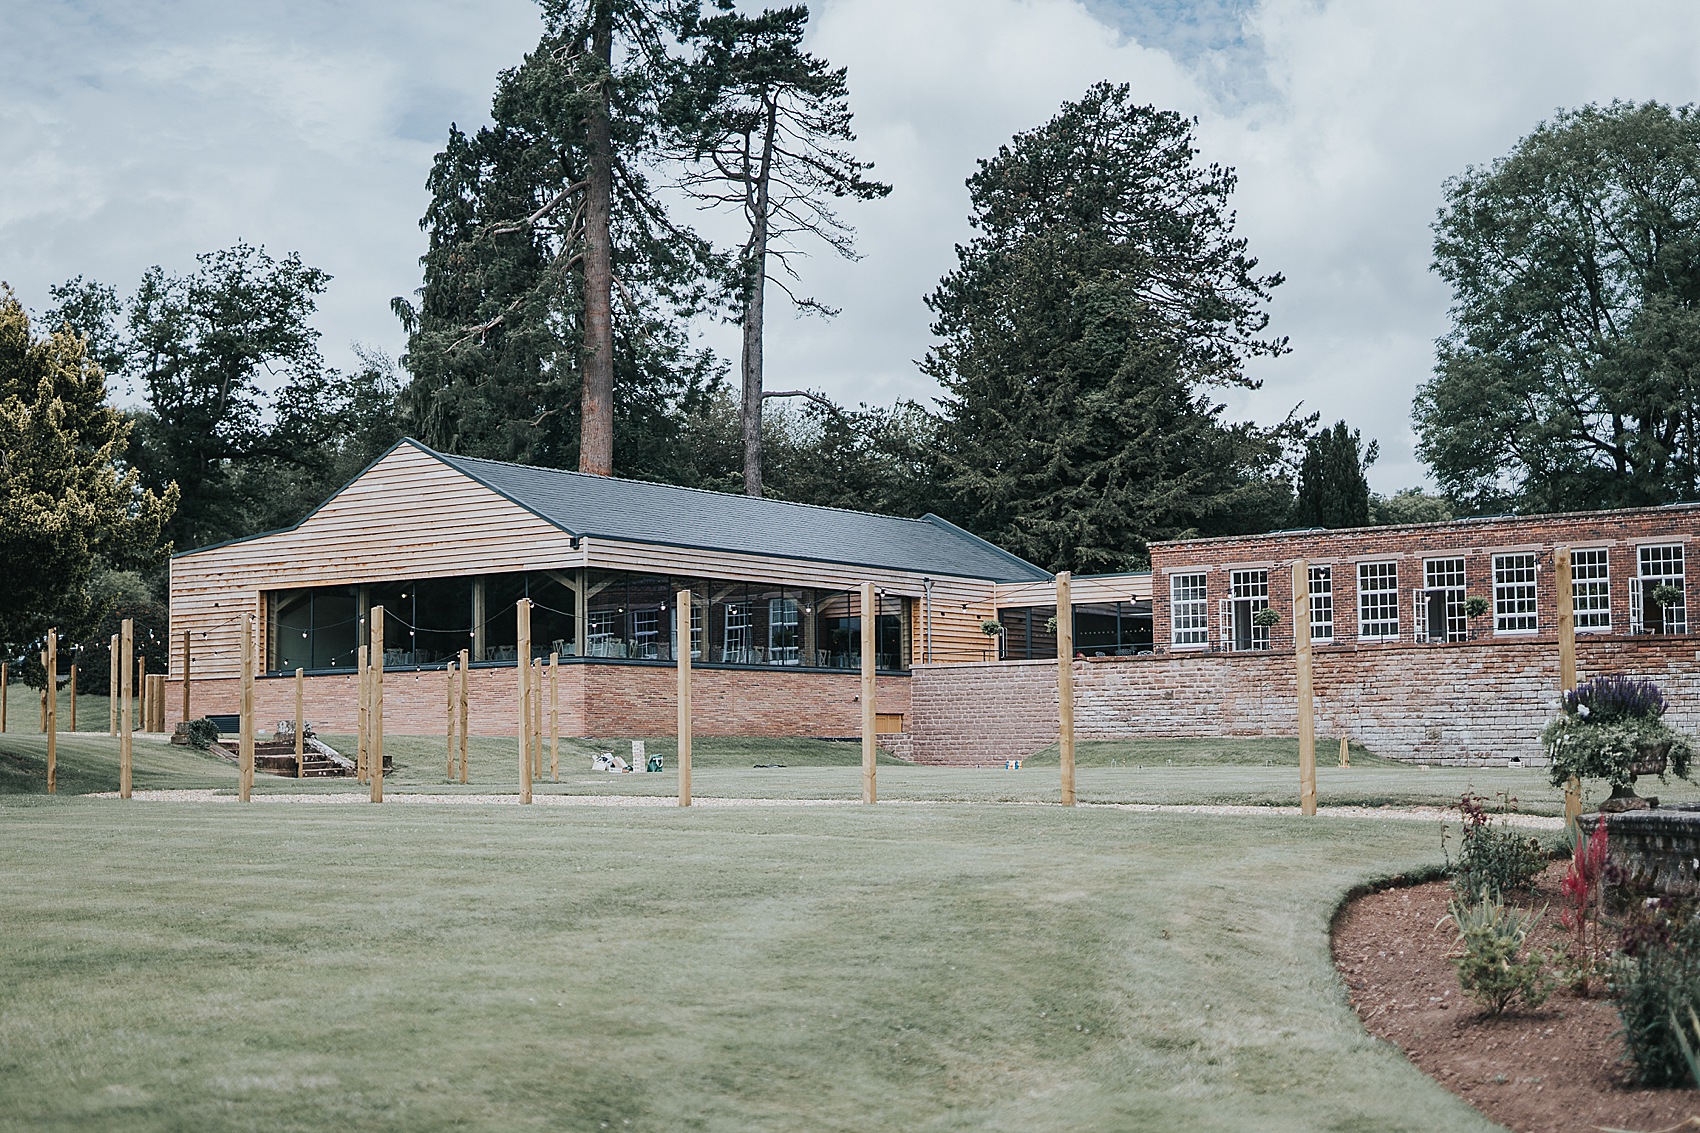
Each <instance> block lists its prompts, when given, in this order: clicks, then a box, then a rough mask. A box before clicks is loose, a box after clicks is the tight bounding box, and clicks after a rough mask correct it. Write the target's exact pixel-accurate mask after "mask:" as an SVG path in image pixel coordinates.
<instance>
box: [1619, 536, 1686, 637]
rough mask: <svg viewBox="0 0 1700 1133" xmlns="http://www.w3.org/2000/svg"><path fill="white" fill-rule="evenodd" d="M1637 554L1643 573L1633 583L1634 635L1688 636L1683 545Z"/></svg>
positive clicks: (1639, 550)
mask: <svg viewBox="0 0 1700 1133" xmlns="http://www.w3.org/2000/svg"><path fill="white" fill-rule="evenodd" d="M1636 551H1637V565H1638V567H1639V568H1640V569H1639V571H1638V573H1637V577H1635V578H1634V579H1631V580H1630V581H1631V585H1630V593H1629V609H1630V616H1631V619H1632V624H1631V625H1630V630H1631V632H1638V633H1687V632H1688V599H1687V590H1686V587H1685V586H1684V583H1683V563H1682V545H1681V544H1680V543H1673V544H1669V545H1667V546H1654V547H1638V548H1636ZM1637 615H1639V617H1638V618H1637Z"/></svg>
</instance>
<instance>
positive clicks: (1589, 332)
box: [1414, 102, 1700, 511]
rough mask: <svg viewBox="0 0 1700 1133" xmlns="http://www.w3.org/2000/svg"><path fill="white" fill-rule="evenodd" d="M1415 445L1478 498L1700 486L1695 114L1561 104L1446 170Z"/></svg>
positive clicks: (1617, 495) (1673, 491) (1492, 503)
mask: <svg viewBox="0 0 1700 1133" xmlns="http://www.w3.org/2000/svg"><path fill="white" fill-rule="evenodd" d="M1434 231H1435V245H1434V267H1435V270H1436V271H1438V272H1439V273H1440V275H1441V276H1442V277H1443V278H1444V279H1445V280H1446V281H1447V282H1448V283H1449V284H1451V286H1452V297H1453V300H1452V322H1453V326H1452V329H1451V331H1449V332H1448V333H1447V334H1446V336H1445V337H1443V338H1442V339H1440V341H1439V344H1438V358H1437V361H1436V366H1435V376H1434V377H1433V379H1431V380H1430V381H1429V382H1428V383H1427V384H1426V385H1424V386H1423V387H1422V388H1421V390H1420V391H1419V392H1418V395H1417V398H1416V403H1415V409H1414V418H1415V423H1416V428H1417V433H1418V438H1419V440H1418V452H1419V453H1420V454H1421V455H1422V457H1423V458H1424V459H1425V460H1426V461H1427V462H1428V463H1429V465H1430V467H1431V468H1432V469H1433V470H1434V474H1435V477H1436V479H1437V480H1439V482H1440V484H1441V486H1442V488H1444V489H1445V490H1446V491H1447V492H1448V493H1449V494H1450V495H1452V496H1453V497H1454V498H1455V499H1457V500H1458V501H1459V502H1460V503H1461V504H1463V505H1465V506H1467V507H1471V508H1479V509H1483V510H1502V509H1507V508H1511V509H1518V510H1530V511H1543V510H1556V509H1565V508H1593V507H1610V506H1623V505H1640V504H1657V503H1664V502H1668V501H1676V500H1694V499H1700V479H1697V476H1700V468H1697V460H1700V434H1697V432H1696V423H1697V420H1700V412H1697V410H1700V115H1697V114H1696V111H1695V109H1694V108H1693V107H1692V106H1688V107H1681V108H1678V109H1676V110H1672V109H1671V108H1669V107H1666V106H1662V105H1660V104H1658V103H1653V102H1649V103H1644V104H1641V105H1633V104H1630V103H1626V102H1614V103H1612V104H1611V105H1610V106H1606V107H1600V106H1594V105H1589V106H1584V107H1583V108H1582V109H1580V110H1571V111H1564V112H1561V113H1559V114H1558V115H1557V116H1556V117H1554V118H1553V119H1552V120H1551V121H1550V122H1544V123H1542V124H1541V125H1539V126H1538V127H1536V128H1535V130H1534V131H1533V132H1532V133H1530V134H1529V135H1528V136H1527V137H1525V138H1523V139H1522V140H1521V141H1519V142H1518V143H1517V145H1516V146H1515V147H1514V148H1513V149H1512V151H1511V152H1510V153H1509V154H1507V155H1506V156H1504V157H1502V158H1499V159H1498V160H1496V161H1494V162H1493V163H1492V164H1491V165H1489V166H1487V167H1486V168H1480V167H1472V168H1470V169H1468V170H1466V171H1465V172H1464V173H1463V174H1461V175H1459V176H1457V177H1455V178H1453V179H1451V180H1450V181H1448V182H1447V183H1446V204H1445V206H1444V207H1443V208H1442V209H1441V211H1440V214H1439V218H1438V220H1437V221H1436V223H1435V226H1434Z"/></svg>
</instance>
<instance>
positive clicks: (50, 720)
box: [44, 628, 59, 795]
mask: <svg viewBox="0 0 1700 1133" xmlns="http://www.w3.org/2000/svg"><path fill="white" fill-rule="evenodd" d="M44 667H45V668H46V669H47V793H48V794H50V795H51V794H53V793H54V792H55V791H57V790H58V789H59V734H58V733H59V630H58V629H57V628H54V629H50V630H48V631H47V661H46V664H45V666H44Z"/></svg>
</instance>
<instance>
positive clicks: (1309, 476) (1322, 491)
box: [1293, 421, 1380, 527]
mask: <svg viewBox="0 0 1700 1133" xmlns="http://www.w3.org/2000/svg"><path fill="white" fill-rule="evenodd" d="M1379 452H1380V450H1379V447H1378V446H1377V444H1376V442H1374V441H1371V442H1370V443H1369V448H1368V449H1365V448H1364V447H1363V442H1362V439H1361V438H1360V437H1359V435H1358V431H1357V430H1356V429H1348V428H1346V423H1345V422H1344V421H1337V422H1335V423H1334V426H1333V427H1332V428H1329V429H1323V430H1322V431H1320V432H1318V433H1316V434H1315V435H1314V436H1311V437H1308V438H1306V439H1305V455H1304V462H1303V463H1302V464H1301V465H1300V466H1299V491H1298V500H1297V503H1296V505H1295V507H1294V510H1293V518H1294V522H1296V523H1298V524H1300V525H1301V526H1306V527H1363V526H1365V525H1367V524H1368V523H1369V513H1370V506H1369V479H1368V478H1367V477H1366V476H1365V474H1364V473H1365V470H1367V469H1368V468H1369V466H1370V465H1372V464H1374V463H1375V458H1376V456H1377V455H1379Z"/></svg>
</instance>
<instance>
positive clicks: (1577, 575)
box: [1570, 547, 1612, 633]
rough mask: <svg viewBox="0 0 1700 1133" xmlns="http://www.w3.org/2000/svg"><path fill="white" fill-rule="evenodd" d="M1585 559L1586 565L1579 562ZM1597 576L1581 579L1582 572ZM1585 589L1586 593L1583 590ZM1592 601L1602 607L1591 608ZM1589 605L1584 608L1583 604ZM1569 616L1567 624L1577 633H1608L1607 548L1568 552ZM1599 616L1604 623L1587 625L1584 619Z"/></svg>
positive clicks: (1582, 548)
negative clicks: (1582, 558) (1595, 571)
mask: <svg viewBox="0 0 1700 1133" xmlns="http://www.w3.org/2000/svg"><path fill="white" fill-rule="evenodd" d="M1580 556H1587V561H1586V562H1582V561H1580ZM1596 567H1597V568H1598V571H1599V573H1597V574H1594V573H1589V574H1586V575H1584V574H1583V573H1582V571H1583V570H1588V571H1590V572H1591V571H1593V570H1594V569H1595V568H1596ZM1584 588H1586V589H1584ZM1594 599H1598V600H1599V601H1600V602H1602V603H1604V605H1603V606H1595V605H1593V604H1592V601H1593V600H1594ZM1585 600H1587V601H1588V602H1589V604H1588V605H1584V604H1583V603H1584V601H1585ZM1570 613H1571V619H1572V621H1571V624H1572V625H1573V626H1575V629H1576V632H1577V633H1610V632H1611V627H1612V618H1611V553H1610V548H1607V547H1572V548H1571V549H1570ZM1595 615H1599V616H1602V617H1603V618H1604V621H1598V622H1587V621H1583V618H1584V617H1593V616H1595Z"/></svg>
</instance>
